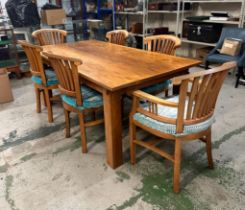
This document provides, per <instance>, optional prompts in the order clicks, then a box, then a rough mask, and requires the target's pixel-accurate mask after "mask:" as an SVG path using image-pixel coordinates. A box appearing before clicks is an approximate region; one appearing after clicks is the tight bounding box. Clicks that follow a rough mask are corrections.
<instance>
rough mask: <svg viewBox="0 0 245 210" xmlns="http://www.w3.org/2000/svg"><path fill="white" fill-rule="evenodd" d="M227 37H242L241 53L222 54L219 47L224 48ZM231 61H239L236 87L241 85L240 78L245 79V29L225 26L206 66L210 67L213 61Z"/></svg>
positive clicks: (208, 57)
mask: <svg viewBox="0 0 245 210" xmlns="http://www.w3.org/2000/svg"><path fill="white" fill-rule="evenodd" d="M225 38H235V39H241V40H242V41H243V44H242V48H241V51H240V53H239V54H238V55H237V56H230V55H224V54H220V53H219V52H218V50H219V49H221V48H222V45H223V43H224V40H225ZM229 61H235V62H236V63H237V68H238V72H237V80H236V84H235V87H236V88H237V87H238V85H239V80H240V78H243V79H245V76H244V72H243V68H244V66H245V29H243V28H235V27H224V28H223V30H222V33H221V35H220V39H219V41H218V43H217V44H216V46H215V48H214V49H213V50H212V51H211V52H210V53H209V54H208V55H207V57H206V59H205V68H206V69H208V66H209V64H211V63H220V64H222V63H225V62H229Z"/></svg>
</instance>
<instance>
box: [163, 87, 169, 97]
mask: <svg viewBox="0 0 245 210" xmlns="http://www.w3.org/2000/svg"><path fill="white" fill-rule="evenodd" d="M168 91H169V89H165V90H164V93H165V97H166V98H167V97H168Z"/></svg>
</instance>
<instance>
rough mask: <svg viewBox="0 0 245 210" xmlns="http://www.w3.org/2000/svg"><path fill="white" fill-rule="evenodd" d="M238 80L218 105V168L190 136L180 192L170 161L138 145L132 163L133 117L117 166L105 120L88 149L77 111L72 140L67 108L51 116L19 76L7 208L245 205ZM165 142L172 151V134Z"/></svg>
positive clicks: (10, 132) (3, 195) (3, 199)
mask: <svg viewBox="0 0 245 210" xmlns="http://www.w3.org/2000/svg"><path fill="white" fill-rule="evenodd" d="M234 82H235V78H234V76H233V75H229V76H228V78H227V80H226V81H225V84H224V86H223V88H222V91H221V94H220V97H219V100H218V104H217V107H216V122H215V124H214V125H213V133H212V140H213V156H214V161H215V169H214V170H210V169H208V168H207V160H206V153H205V147H204V144H203V143H202V142H198V141H195V142H189V143H185V144H184V146H183V152H182V154H183V155H182V158H183V161H182V170H181V189H182V190H181V192H180V193H179V194H174V193H173V192H172V174H173V173H172V163H171V162H169V161H167V160H165V159H163V158H161V157H159V156H158V155H156V154H153V153H151V152H147V151H145V150H142V149H140V148H138V150H137V156H138V158H137V164H136V165H135V166H132V165H131V164H130V163H129V142H128V129H127V121H126V120H125V121H124V131H123V136H124V138H123V148H124V162H125V164H124V165H122V166H121V167H120V168H118V169H117V170H112V169H111V168H110V167H108V166H107V164H106V157H105V153H106V151H105V136H104V128H103V126H97V127H94V128H90V129H88V130H87V136H88V141H89V143H88V148H89V152H88V154H82V153H81V149H80V133H79V127H78V119H77V117H76V115H75V114H74V115H72V137H71V138H70V139H66V138H64V116H63V110H62V107H61V106H60V105H58V104H57V105H55V106H54V118H55V122H54V123H52V124H49V123H47V111H46V110H45V108H43V110H42V113H41V114H37V113H36V112H35V96H34V90H33V85H32V83H31V81H30V79H28V78H26V79H22V80H12V85H13V91H14V96H15V101H14V102H13V103H9V104H4V105H0V119H1V120H0V210H97V209H98V210H100V209H101V210H104V209H107V210H109V209H111V210H112V209H117V210H123V209H127V210H129V209H133V210H148V209H149V210H151V209H167V210H168V209H169V210H174V209H176V210H185V209H186V210H191V209H197V210H206V209H212V210H226V209H227V210H230V209H233V210H240V209H241V210H243V209H245V152H244V151H245V111H244V107H245V97H244V96H245V86H240V87H239V88H238V89H235V88H234ZM140 135H141V136H142V137H144V138H150V136H149V135H148V134H146V133H144V132H140ZM160 147H161V148H163V149H164V150H167V151H172V150H173V144H172V143H171V142H170V141H166V140H165V141H163V143H162V144H161V145H160Z"/></svg>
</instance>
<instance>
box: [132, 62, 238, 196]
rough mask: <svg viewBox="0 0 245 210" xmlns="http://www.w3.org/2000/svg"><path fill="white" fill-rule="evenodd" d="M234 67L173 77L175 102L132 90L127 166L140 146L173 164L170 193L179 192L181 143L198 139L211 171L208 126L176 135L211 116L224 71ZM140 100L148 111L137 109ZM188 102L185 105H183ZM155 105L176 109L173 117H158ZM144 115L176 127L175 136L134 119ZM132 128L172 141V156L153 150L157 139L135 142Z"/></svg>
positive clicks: (233, 65) (134, 157)
mask: <svg viewBox="0 0 245 210" xmlns="http://www.w3.org/2000/svg"><path fill="white" fill-rule="evenodd" d="M235 66H236V63H235V62H229V63H225V64H223V65H222V66H220V67H217V68H214V69H210V70H206V71H201V72H196V73H192V74H189V75H183V76H179V77H177V78H175V80H176V81H178V83H179V84H180V94H179V102H178V103H176V102H170V101H167V100H164V99H160V98H158V97H155V96H152V95H149V94H147V93H144V92H142V91H135V92H134V93H133V96H134V97H133V106H132V111H131V114H130V148H131V152H130V155H131V163H132V164H135V162H136V155H135V146H136V145H140V146H143V147H145V148H147V149H149V150H151V151H153V152H156V153H158V154H159V155H161V156H162V157H164V158H167V159H168V160H170V161H172V162H173V163H174V176H173V183H174V184H173V185H174V186H173V190H174V192H176V193H177V192H179V191H180V164H181V143H182V142H185V141H190V140H196V139H200V140H201V141H203V142H204V143H205V144H206V151H207V157H208V164H209V167H210V168H213V159H212V151H211V147H212V145H211V127H209V128H208V129H206V130H204V131H202V132H199V133H191V134H186V135H178V134H181V133H183V130H184V126H185V125H193V124H196V123H201V122H203V121H205V120H207V119H209V118H210V117H212V116H213V113H214V109H215V104H216V101H217V97H218V94H219V91H220V89H221V87H222V84H223V81H224V80H225V77H226V75H227V73H228V71H229V70H230V69H232V68H234V67H235ZM189 83H191V84H192V87H191V90H190V91H189V90H188V85H189ZM140 100H143V101H147V102H148V106H149V107H148V110H146V109H143V108H141V107H140V103H139V102H140ZM187 101H188V102H187ZM158 105H163V106H168V107H172V108H176V109H177V118H168V117H164V116H159V115H158ZM186 106H187V113H186V117H185V107H186ZM136 112H137V113H141V114H144V115H146V116H148V117H150V118H152V119H154V120H157V121H160V122H164V123H169V124H173V125H176V134H177V135H172V134H168V133H164V132H160V131H158V130H155V129H152V128H150V127H147V126H145V125H143V124H141V123H139V122H138V121H136V120H134V118H133V116H134V114H135V113H136ZM136 127H139V128H141V129H143V130H146V131H148V132H150V133H152V134H154V135H156V136H158V137H160V138H163V139H170V140H173V141H174V142H175V149H174V154H173V155H171V154H168V153H167V152H164V151H162V150H161V149H159V148H157V147H156V146H155V145H156V144H157V143H159V141H162V139H160V140H154V141H149V142H144V141H142V140H139V139H137V136H136Z"/></svg>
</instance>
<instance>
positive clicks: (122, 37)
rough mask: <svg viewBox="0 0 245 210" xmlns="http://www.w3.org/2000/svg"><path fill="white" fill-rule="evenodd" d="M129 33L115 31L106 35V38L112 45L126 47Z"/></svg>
mask: <svg viewBox="0 0 245 210" xmlns="http://www.w3.org/2000/svg"><path fill="white" fill-rule="evenodd" d="M128 35H129V33H128V31H126V30H114V31H109V32H107V33H106V38H107V39H108V41H109V42H110V43H113V44H118V45H125V44H126V39H127V38H128Z"/></svg>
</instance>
